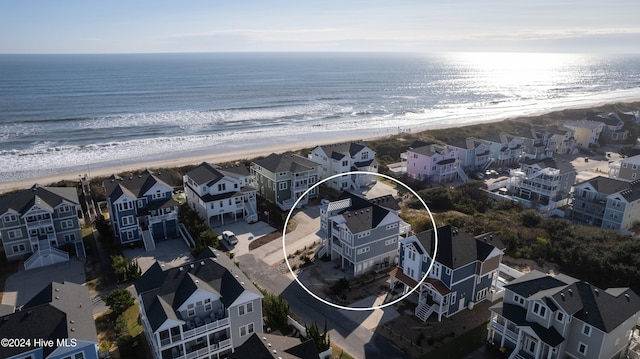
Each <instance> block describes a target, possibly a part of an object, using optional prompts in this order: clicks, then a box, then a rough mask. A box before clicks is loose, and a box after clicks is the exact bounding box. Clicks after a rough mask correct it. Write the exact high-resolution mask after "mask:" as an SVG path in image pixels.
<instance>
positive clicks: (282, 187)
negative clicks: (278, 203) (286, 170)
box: [278, 182, 287, 191]
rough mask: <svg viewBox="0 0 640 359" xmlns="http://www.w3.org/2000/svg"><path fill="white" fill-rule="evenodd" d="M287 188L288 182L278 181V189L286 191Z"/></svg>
mask: <svg viewBox="0 0 640 359" xmlns="http://www.w3.org/2000/svg"><path fill="white" fill-rule="evenodd" d="M286 189H287V182H279V183H278V190H280V191H284V190H286Z"/></svg>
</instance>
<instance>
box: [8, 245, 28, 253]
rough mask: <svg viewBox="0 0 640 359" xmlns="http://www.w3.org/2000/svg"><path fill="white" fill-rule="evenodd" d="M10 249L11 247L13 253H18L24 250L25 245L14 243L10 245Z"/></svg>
mask: <svg viewBox="0 0 640 359" xmlns="http://www.w3.org/2000/svg"><path fill="white" fill-rule="evenodd" d="M11 249H13V253H20V252H24V250H25V247H24V244H16V245H14V246H12V247H11Z"/></svg>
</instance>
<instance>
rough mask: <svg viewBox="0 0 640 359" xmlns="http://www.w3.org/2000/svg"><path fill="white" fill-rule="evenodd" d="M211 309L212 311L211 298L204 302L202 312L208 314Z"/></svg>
mask: <svg viewBox="0 0 640 359" xmlns="http://www.w3.org/2000/svg"><path fill="white" fill-rule="evenodd" d="M211 309H212V306H211V298H207V299H205V300H204V310H205V311H206V312H209V311H211Z"/></svg>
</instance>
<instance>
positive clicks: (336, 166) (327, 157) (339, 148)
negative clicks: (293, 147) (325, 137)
mask: <svg viewBox="0 0 640 359" xmlns="http://www.w3.org/2000/svg"><path fill="white" fill-rule="evenodd" d="M375 156H376V153H375V152H374V151H373V150H372V149H370V148H369V147H367V146H366V145H365V144H364V143H362V142H346V143H337V144H331V145H323V146H317V147H316V148H314V149H313V150H312V151H311V153H310V154H309V159H310V160H312V161H313V162H315V163H317V164H318V165H319V167H318V176H319V177H320V179H326V178H328V177H330V176H333V175H336V174H339V173H346V172H353V171H363V172H375V173H377V172H378V161H377V160H376V158H375ZM375 182H376V177H375V176H374V175H365V174H359V175H350V176H343V177H337V178H333V179H331V180H330V181H328V182H325V183H326V185H327V186H328V187H331V188H333V189H335V190H339V191H342V190H352V189H353V190H357V189H359V188H360V187H362V186H368V185H371V184H373V183H375Z"/></svg>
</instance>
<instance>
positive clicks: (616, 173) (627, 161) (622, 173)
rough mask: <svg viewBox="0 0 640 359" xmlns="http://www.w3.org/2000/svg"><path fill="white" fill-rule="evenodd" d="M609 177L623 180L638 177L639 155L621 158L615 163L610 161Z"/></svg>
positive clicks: (639, 171) (632, 179)
mask: <svg viewBox="0 0 640 359" xmlns="http://www.w3.org/2000/svg"><path fill="white" fill-rule="evenodd" d="M609 177H612V178H617V179H620V180H623V181H635V180H638V179H640V155H636V156H631V157H627V158H623V159H621V160H620V161H619V162H617V163H610V164H609Z"/></svg>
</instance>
